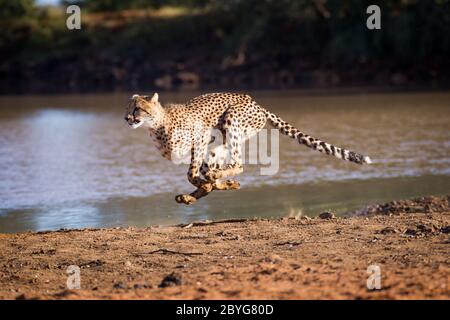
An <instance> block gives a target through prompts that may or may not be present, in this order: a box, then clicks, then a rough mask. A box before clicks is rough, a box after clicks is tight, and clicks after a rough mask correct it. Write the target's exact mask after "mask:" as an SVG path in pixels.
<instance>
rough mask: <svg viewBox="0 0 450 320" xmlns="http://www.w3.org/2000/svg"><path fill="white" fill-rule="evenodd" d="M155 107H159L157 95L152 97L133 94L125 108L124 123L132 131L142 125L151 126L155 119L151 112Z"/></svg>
mask: <svg viewBox="0 0 450 320" xmlns="http://www.w3.org/2000/svg"><path fill="white" fill-rule="evenodd" d="M157 106H160V104H159V102H158V94H157V93H155V94H154V95H153V96H152V97H150V96H140V95H138V94H135V95H133V96H132V97H131V99H130V102H129V103H128V105H127V107H126V112H125V121H126V122H127V123H128V124H129V125H130V126H131V127H132V128H133V129H136V128H138V127H140V126H141V125H143V124H147V125H149V126H151V125H152V123H153V121H154V118H155V115H154V114H153V113H154V112H153V111H154V110H155V107H157Z"/></svg>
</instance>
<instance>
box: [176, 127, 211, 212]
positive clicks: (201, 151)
mask: <svg viewBox="0 0 450 320" xmlns="http://www.w3.org/2000/svg"><path fill="white" fill-rule="evenodd" d="M210 138H211V137H210V135H209V134H203V135H202V137H201V139H199V141H198V142H196V143H195V144H194V146H193V147H192V149H191V164H190V165H189V170H188V174H187V177H188V180H189V182H190V183H191V184H192V185H194V186H195V187H197V189H196V190H195V191H194V192H192V193H190V194H180V195H177V196H176V197H175V201H176V202H178V203H184V204H187V205H189V204H192V203H194V202H196V201H197V200H198V199H200V198H202V197H204V196H206V195H208V194H209V193H210V192H211V191H213V190H214V184H213V183H212V182H210V181H205V180H204V179H202V178H201V177H200V168H201V166H202V163H203V162H204V160H205V155H206V151H207V146H208V142H209V141H210Z"/></svg>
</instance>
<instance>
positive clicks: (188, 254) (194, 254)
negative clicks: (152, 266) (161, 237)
mask: <svg viewBox="0 0 450 320" xmlns="http://www.w3.org/2000/svg"><path fill="white" fill-rule="evenodd" d="M154 253H169V254H181V255H185V256H200V255H202V254H203V253H201V252H181V251H173V250H169V249H157V250H153V251H150V252H144V253H143V254H154Z"/></svg>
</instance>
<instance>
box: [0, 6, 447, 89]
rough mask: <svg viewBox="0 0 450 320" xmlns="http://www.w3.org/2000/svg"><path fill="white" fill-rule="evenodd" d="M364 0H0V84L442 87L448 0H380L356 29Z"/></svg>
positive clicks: (38, 86) (363, 11)
mask: <svg viewBox="0 0 450 320" xmlns="http://www.w3.org/2000/svg"><path fill="white" fill-rule="evenodd" d="M68 4H77V5H79V6H80V7H81V9H82V29H81V30H79V31H69V30H67V28H66V24H65V19H66V16H67V15H66V14H65V11H64V6H67V5H68ZM370 4H372V1H359V0H327V1H325V0H324V1H306V0H296V1H289V0H240V1H239V0H230V1H221V0H186V1H182V0H166V1H164V0H132V1H119V0H89V1H87V0H78V1H64V2H63V5H62V6H61V7H58V8H55V7H39V6H37V5H36V4H35V3H34V1H32V0H16V1H7V0H0V7H1V10H0V18H1V19H0V20H1V21H0V59H1V62H0V79H1V80H0V85H1V87H2V88H3V91H18V90H21V91H29V90H32V91H42V90H43V91H59V90H87V91H95V90H113V89H129V88H141V87H143V88H149V87H152V86H154V85H155V79H159V78H164V79H166V80H164V81H165V83H166V84H164V85H162V86H163V87H167V88H170V87H174V86H175V87H176V86H177V83H179V82H180V81H181V82H183V81H184V80H183V77H182V76H180V75H179V74H180V72H181V73H189V74H195V75H196V76H197V77H199V79H200V80H199V81H200V82H199V83H200V85H201V86H204V87H234V88H236V87H239V88H241V87H250V88H265V87H275V88H276V87H299V86H301V87H303V86H339V85H346V86H348V85H355V84H356V85H386V84H389V83H392V82H393V83H398V84H419V85H421V84H422V85H423V84H430V83H432V84H437V85H441V84H443V85H448V83H449V81H450V79H449V74H450V72H449V71H450V67H449V64H450V63H449V59H448V56H450V37H449V34H450V1H449V0H403V1H393V0H388V1H384V2H383V5H382V6H381V10H382V29H381V30H375V31H371V30H368V29H367V28H366V19H367V17H368V15H367V14H366V8H367V6H368V5H370ZM131 70H133V71H134V72H130V71H131ZM167 79H168V80H167ZM161 81H163V80H161ZM164 81H163V82H164ZM156 82H157V83H158V81H156ZM167 82H168V83H169V84H167Z"/></svg>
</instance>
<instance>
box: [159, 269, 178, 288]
mask: <svg viewBox="0 0 450 320" xmlns="http://www.w3.org/2000/svg"><path fill="white" fill-rule="evenodd" d="M181 284H182V281H181V275H179V274H177V273H174V272H173V273H171V274H169V275H167V276H165V277H164V279H163V280H162V281H161V283H160V284H159V287H160V288H166V287H173V286H179V285H181Z"/></svg>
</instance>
